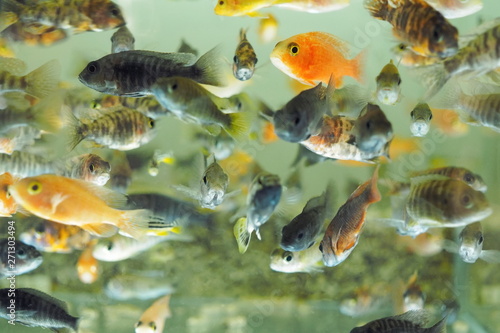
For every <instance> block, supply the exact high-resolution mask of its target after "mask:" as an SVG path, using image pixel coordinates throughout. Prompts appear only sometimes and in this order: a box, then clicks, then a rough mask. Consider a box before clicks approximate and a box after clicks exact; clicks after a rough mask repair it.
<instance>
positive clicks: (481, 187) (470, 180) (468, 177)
mask: <svg viewBox="0 0 500 333" xmlns="http://www.w3.org/2000/svg"><path fill="white" fill-rule="evenodd" d="M426 175H441V176H444V177H449V178H452V179H456V180H460V181H463V182H464V183H465V184H467V185H469V186H470V187H472V188H473V189H474V190H476V191H480V192H483V193H484V192H486V190H487V189H488V186H487V185H486V183H485V182H484V180H483V178H482V177H481V176H480V175H478V174H477V173H473V172H472V171H470V170H469V169H466V168H461V167H455V166H447V167H442V168H434V169H427V170H423V171H415V172H412V173H411V174H410V176H411V177H412V178H413V177H419V176H426Z"/></svg>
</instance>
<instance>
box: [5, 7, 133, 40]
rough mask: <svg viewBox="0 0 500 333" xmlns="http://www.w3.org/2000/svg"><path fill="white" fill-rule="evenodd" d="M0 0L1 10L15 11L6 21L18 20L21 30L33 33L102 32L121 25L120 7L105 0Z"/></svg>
mask: <svg viewBox="0 0 500 333" xmlns="http://www.w3.org/2000/svg"><path fill="white" fill-rule="evenodd" d="M2 2H3V4H2V7H1V11H2V12H10V13H13V14H15V19H14V20H12V21H11V22H10V23H11V24H13V23H15V22H17V21H19V22H21V23H22V25H23V28H24V30H26V31H28V32H30V33H32V34H35V35H40V34H42V33H44V32H48V31H51V30H54V29H64V30H70V31H71V32H73V33H80V32H84V31H103V30H108V29H113V28H115V27H119V26H122V25H124V24H125V20H124V18H123V16H122V13H121V10H120V7H118V5H116V4H115V3H113V2H112V1H109V0H78V1H70V2H68V1H67V0H49V1H43V2H42V3H39V2H29V4H27V5H23V4H21V3H19V2H17V1H15V0H3V1H2ZM2 28H5V25H3V27H2ZM0 29H1V28H0ZM0 31H1V30H0Z"/></svg>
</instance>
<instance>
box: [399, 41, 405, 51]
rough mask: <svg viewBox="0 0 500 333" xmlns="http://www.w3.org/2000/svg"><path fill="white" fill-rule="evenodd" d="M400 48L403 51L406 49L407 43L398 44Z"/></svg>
mask: <svg viewBox="0 0 500 333" xmlns="http://www.w3.org/2000/svg"><path fill="white" fill-rule="evenodd" d="M398 49H400V50H401V51H404V50H405V49H406V45H405V44H402V43H401V44H399V45H398Z"/></svg>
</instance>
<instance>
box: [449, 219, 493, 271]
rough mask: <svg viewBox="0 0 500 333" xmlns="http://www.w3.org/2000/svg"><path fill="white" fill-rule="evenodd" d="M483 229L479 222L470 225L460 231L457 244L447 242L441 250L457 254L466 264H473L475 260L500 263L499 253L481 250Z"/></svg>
mask: <svg viewBox="0 0 500 333" xmlns="http://www.w3.org/2000/svg"><path fill="white" fill-rule="evenodd" d="M483 242H484V237H483V227H482V225H481V222H474V223H471V224H469V225H467V226H465V228H463V229H462V231H461V232H460V234H459V235H458V244H457V243H455V242H453V241H450V240H447V241H445V243H444V246H443V248H444V249H445V250H446V251H448V252H452V253H458V255H459V256H460V258H462V260H463V261H464V262H466V263H469V264H473V263H475V262H476V261H477V259H483V260H484V261H486V262H489V263H500V251H498V250H483Z"/></svg>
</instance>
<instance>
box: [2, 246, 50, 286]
mask: <svg viewBox="0 0 500 333" xmlns="http://www.w3.org/2000/svg"><path fill="white" fill-rule="evenodd" d="M12 243H13V242H10V243H9V239H8V238H3V239H0V277H6V276H7V277H8V276H12V275H16V276H17V275H21V274H25V273H28V272H31V271H32V270H34V269H36V268H37V267H38V266H40V265H41V264H42V262H43V257H42V254H41V253H40V252H38V251H37V250H36V249H35V248H34V247H33V246H31V245H27V244H24V243H23V242H21V241H19V240H16V241H15V242H14V244H12ZM9 259H10V260H9Z"/></svg>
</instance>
